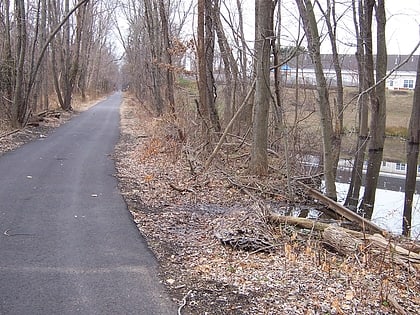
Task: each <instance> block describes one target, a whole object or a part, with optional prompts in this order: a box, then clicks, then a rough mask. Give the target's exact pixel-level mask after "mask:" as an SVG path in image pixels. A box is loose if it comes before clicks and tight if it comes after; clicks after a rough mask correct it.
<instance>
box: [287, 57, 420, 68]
mask: <svg viewBox="0 0 420 315" xmlns="http://www.w3.org/2000/svg"><path fill="white" fill-rule="evenodd" d="M408 57H409V55H388V64H387V67H388V71H390V70H392V69H393V68H395V67H396V66H397V65H398V64H400V63H401V62H403V61H404V60H406V59H407V58H408ZM321 58H322V65H323V67H324V70H334V63H333V58H332V54H322V55H321ZM339 58H340V63H341V68H342V70H349V71H355V72H357V59H356V55H339ZM374 58H375V57H374ZM375 59H376V58H375ZM418 59H419V55H413V56H411V57H410V58H409V60H408V62H407V63H406V64H404V65H403V66H401V68H399V69H398V71H413V72H416V71H417V61H418ZM298 60H299V67H300V68H303V69H313V68H314V66H313V63H312V61H311V58H310V56H309V54H307V53H305V54H302V55H300V56H299V59H298ZM284 67H289V68H296V57H295V58H293V59H292V60H290V61H289V62H288V63H287V65H285V66H283V67H282V70H284V69H283V68H284Z"/></svg>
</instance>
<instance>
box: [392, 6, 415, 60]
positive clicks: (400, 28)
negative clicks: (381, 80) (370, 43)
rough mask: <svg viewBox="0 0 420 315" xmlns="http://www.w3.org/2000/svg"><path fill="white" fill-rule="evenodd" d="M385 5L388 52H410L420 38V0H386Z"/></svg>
mask: <svg viewBox="0 0 420 315" xmlns="http://www.w3.org/2000/svg"><path fill="white" fill-rule="evenodd" d="M385 6H386V8H387V15H388V22H387V41H388V53H389V54H399V53H400V54H408V53H410V52H411V51H412V50H413V48H414V47H415V45H416V44H417V43H418V42H419V40H420V0H386V1H385ZM418 53H420V52H419V51H417V54H418Z"/></svg>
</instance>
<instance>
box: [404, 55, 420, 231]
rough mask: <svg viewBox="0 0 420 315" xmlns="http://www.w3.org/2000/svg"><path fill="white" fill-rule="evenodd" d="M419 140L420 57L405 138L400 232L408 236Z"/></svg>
mask: <svg viewBox="0 0 420 315" xmlns="http://www.w3.org/2000/svg"><path fill="white" fill-rule="evenodd" d="M419 141H420V58H419V59H418V61H417V77H416V86H415V88H414V99H413V108H412V110H411V117H410V125H409V127H408V139H407V175H406V178H405V198H404V214H403V222H402V233H403V235H405V236H408V237H409V236H410V234H411V227H412V213H413V195H414V192H415V190H416V177H417V164H418V163H417V161H418V157H419Z"/></svg>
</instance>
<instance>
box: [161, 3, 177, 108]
mask: <svg viewBox="0 0 420 315" xmlns="http://www.w3.org/2000/svg"><path fill="white" fill-rule="evenodd" d="M159 13H160V21H161V24H162V35H163V53H164V56H165V63H166V65H165V66H166V99H167V101H168V104H169V109H170V111H171V113H172V114H175V96H174V95H175V93H174V75H173V69H172V55H171V52H170V49H171V40H170V38H169V22H168V18H167V13H166V9H165V4H164V2H163V0H159Z"/></svg>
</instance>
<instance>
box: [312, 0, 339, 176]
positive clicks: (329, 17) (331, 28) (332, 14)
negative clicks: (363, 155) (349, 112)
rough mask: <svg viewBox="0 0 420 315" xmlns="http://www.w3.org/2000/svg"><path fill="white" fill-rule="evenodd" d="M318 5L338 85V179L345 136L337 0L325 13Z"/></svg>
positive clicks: (331, 0)
mask: <svg viewBox="0 0 420 315" xmlns="http://www.w3.org/2000/svg"><path fill="white" fill-rule="evenodd" d="M317 3H318V6H319V8H320V9H321V11H322V14H323V15H324V17H325V22H326V25H327V29H328V37H329V38H330V43H331V51H332V57H333V63H334V71H335V75H336V83H337V98H336V99H335V102H334V105H335V106H334V126H333V130H334V132H333V134H334V136H333V140H332V148H333V151H332V160H333V161H332V164H333V165H334V168H333V169H334V178H336V177H337V165H338V161H339V159H340V151H341V138H342V135H343V117H344V88H343V76H342V73H341V63H340V59H339V55H338V47H337V20H336V10H335V8H336V6H335V4H336V0H327V11H324V10H323V9H322V7H321V5H320V4H319V2H317Z"/></svg>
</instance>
